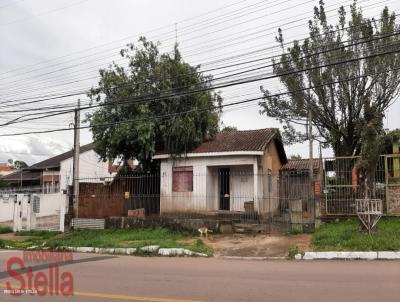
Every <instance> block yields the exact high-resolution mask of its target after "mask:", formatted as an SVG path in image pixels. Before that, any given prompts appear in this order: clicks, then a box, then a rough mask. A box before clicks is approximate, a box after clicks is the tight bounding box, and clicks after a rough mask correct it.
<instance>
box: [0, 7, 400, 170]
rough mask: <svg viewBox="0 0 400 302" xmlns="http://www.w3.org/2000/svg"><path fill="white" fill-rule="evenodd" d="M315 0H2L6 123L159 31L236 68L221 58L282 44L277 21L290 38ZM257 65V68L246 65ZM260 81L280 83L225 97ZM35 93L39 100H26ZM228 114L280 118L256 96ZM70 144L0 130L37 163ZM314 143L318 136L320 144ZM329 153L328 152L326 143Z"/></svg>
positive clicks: (2, 148) (237, 118)
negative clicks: (264, 112)
mask: <svg viewBox="0 0 400 302" xmlns="http://www.w3.org/2000/svg"><path fill="white" fill-rule="evenodd" d="M351 2H352V1H338V0H326V1H325V3H326V10H327V14H328V17H329V18H330V20H332V22H334V21H335V18H336V17H337V8H338V7H339V6H340V5H345V6H346V7H348V5H349V4H350V3H351ZM317 3H318V1H316V0H265V1H260V0H241V1H240V0H202V1H187V0H186V1H184V0H152V1H134V0H114V1H106V0H102V1H100V0H75V1H74V0H0V41H1V55H0V97H1V102H2V103H3V108H2V109H1V110H2V114H0V124H4V123H6V122H8V121H10V120H13V119H15V118H18V117H20V115H21V113H20V112H19V113H13V112H11V111H12V110H14V109H16V108H17V109H22V110H25V109H27V110H29V109H33V108H38V107H40V106H59V105H63V106H64V105H65V106H66V107H65V108H68V109H71V108H72V107H71V106H73V104H74V103H75V102H76V101H77V98H80V99H81V100H82V102H83V103H85V102H87V97H86V96H85V95H79V96H71V97H65V98H58V99H53V100H47V101H43V99H45V98H47V97H48V96H60V95H65V94H75V93H77V92H82V91H85V90H86V89H88V88H90V87H92V86H94V85H96V79H97V75H98V73H97V70H98V69H99V68H101V67H105V66H107V65H108V64H109V63H111V62H112V61H113V60H115V61H116V62H118V63H121V64H123V62H121V58H120V57H119V55H118V50H119V49H120V48H121V47H123V46H124V45H125V44H126V43H129V42H135V41H136V40H137V38H138V37H139V36H140V35H145V36H146V37H148V38H149V39H151V40H154V41H159V42H160V43H161V47H160V48H161V50H162V51H163V52H169V51H171V49H172V47H173V45H174V43H175V41H176V40H177V41H178V43H179V46H180V49H181V51H182V54H183V57H184V60H186V61H187V62H189V63H192V64H201V68H202V70H208V69H215V70H213V71H211V72H210V73H212V74H213V75H214V77H222V76H224V74H225V75H226V73H227V72H233V71H236V70H237V71H239V72H240V71H241V70H243V69H241V68H243V66H240V67H234V68H230V69H221V68H220V67H221V66H224V64H225V65H226V64H230V63H237V62H242V61H244V60H251V59H259V58H265V57H270V56H273V55H277V54H279V53H280V49H279V47H278V45H277V44H276V42H275V39H274V37H275V35H276V33H277V29H278V28H279V27H281V28H282V29H283V32H284V35H285V37H286V41H291V40H293V39H301V38H304V37H305V34H306V32H307V20H308V19H310V17H311V16H312V10H313V6H314V5H316V4H317ZM358 3H359V4H360V6H361V7H362V8H363V11H364V13H365V15H367V16H369V17H377V18H379V12H380V11H381V10H382V8H383V6H384V5H388V6H389V8H390V9H391V10H393V11H395V12H396V13H399V12H400V1H398V0H384V1H379V0H359V1H358ZM227 58H228V59H227ZM257 64H260V63H257ZM257 64H253V65H247V66H248V67H249V66H253V67H255V66H257ZM264 64H265V63H264ZM216 68H217V69H216ZM251 75H255V74H251V73H250V74H248V76H251ZM257 75H259V73H257ZM260 85H263V86H264V87H266V88H269V89H270V90H271V91H275V92H278V91H280V90H282V87H280V85H279V83H278V81H277V80H265V81H260V82H254V83H251V84H246V85H238V86H234V87H231V88H226V89H222V90H221V92H222V96H223V97H224V102H225V103H229V102H235V101H238V100H242V99H247V98H254V97H258V96H260V92H259V91H260V90H259V87H260ZM34 100H41V102H38V103H29V102H30V101H34ZM12 102H18V103H19V104H20V105H18V106H16V105H15V103H14V104H13V103H12ZM21 103H23V104H21ZM4 104H7V105H6V106H4ZM398 113H400V105H399V102H396V103H395V105H394V106H392V107H391V108H390V111H389V112H388V113H387V119H386V120H385V126H386V127H387V128H395V127H399V126H400V125H399V122H398V120H397V119H396V115H398ZM82 119H83V118H82ZM72 121H73V114H72V113H68V114H65V115H58V116H54V117H50V118H46V119H40V120H32V121H27V122H24V123H18V124H14V125H9V126H1V127H0V134H6V133H21V132H27V131H34V130H44V129H57V128H68V127H70V124H71V123H72ZM222 121H223V123H224V124H225V125H231V126H236V127H238V128H239V129H256V128H265V127H280V124H279V123H278V122H277V121H275V120H273V119H271V118H268V117H266V116H262V115H260V114H259V107H258V106H257V104H256V103H251V104H248V105H246V106H245V107H244V106H241V107H232V108H230V109H229V110H226V112H224V114H223V116H222ZM81 141H82V143H88V142H90V141H91V134H90V132H89V131H87V130H83V131H82V138H81ZM72 144H73V134H72V131H64V132H57V133H49V134H35V135H33V134H31V135H23V136H14V137H0V161H6V160H7V159H8V158H10V157H12V158H14V159H23V160H26V161H27V162H28V163H30V164H32V163H34V162H36V161H39V160H42V159H45V158H46V157H48V156H50V155H54V154H57V153H60V152H62V151H66V150H68V149H71V148H72ZM317 149H318V148H317V146H315V152H317ZM286 151H287V153H288V155H290V154H301V155H302V156H303V157H307V154H308V149H307V144H302V145H294V146H290V147H287V148H286ZM324 154H325V155H330V154H331V152H330V150H324Z"/></svg>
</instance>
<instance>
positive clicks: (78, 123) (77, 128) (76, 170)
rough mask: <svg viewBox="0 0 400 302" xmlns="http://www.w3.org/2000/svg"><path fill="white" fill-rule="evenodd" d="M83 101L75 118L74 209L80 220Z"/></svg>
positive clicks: (78, 106) (75, 215)
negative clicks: (81, 108) (80, 157)
mask: <svg viewBox="0 0 400 302" xmlns="http://www.w3.org/2000/svg"><path fill="white" fill-rule="evenodd" d="M80 105H81V101H80V100H78V104H77V106H76V108H75V118H74V157H73V173H72V174H73V177H72V185H73V188H74V191H73V208H74V217H75V218H78V209H79V154H80V127H81V111H80Z"/></svg>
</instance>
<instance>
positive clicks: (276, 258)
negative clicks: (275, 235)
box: [215, 256, 288, 260]
mask: <svg viewBox="0 0 400 302" xmlns="http://www.w3.org/2000/svg"><path fill="white" fill-rule="evenodd" d="M215 258H218V259H224V260H287V259H288V258H287V257H241V256H218V257H215Z"/></svg>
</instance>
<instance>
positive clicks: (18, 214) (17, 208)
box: [13, 194, 24, 232]
mask: <svg viewBox="0 0 400 302" xmlns="http://www.w3.org/2000/svg"><path fill="white" fill-rule="evenodd" d="M23 197H24V194H16V195H15V202H14V227H13V230H14V232H17V231H20V230H21V227H22V199H23Z"/></svg>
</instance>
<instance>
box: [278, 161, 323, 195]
mask: <svg viewBox="0 0 400 302" xmlns="http://www.w3.org/2000/svg"><path fill="white" fill-rule="evenodd" d="M312 163H313V183H314V193H318V194H320V193H321V180H322V167H321V160H320V159H314V160H313V161H312ZM309 165H310V161H309V159H296V160H289V161H288V162H287V163H286V164H284V165H283V166H282V167H281V170H280V180H281V181H280V186H281V191H280V192H281V195H280V197H281V198H287V199H308V197H309V196H310V193H311V190H310V177H309V172H310V170H309V169H310V168H309Z"/></svg>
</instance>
